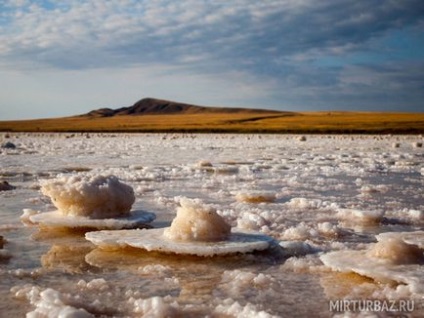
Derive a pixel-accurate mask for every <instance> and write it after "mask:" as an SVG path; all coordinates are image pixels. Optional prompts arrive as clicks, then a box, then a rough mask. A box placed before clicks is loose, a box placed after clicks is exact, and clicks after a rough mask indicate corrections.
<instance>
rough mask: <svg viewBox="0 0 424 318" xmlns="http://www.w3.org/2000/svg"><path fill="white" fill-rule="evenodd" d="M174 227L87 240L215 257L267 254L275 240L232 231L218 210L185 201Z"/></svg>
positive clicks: (107, 234)
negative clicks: (250, 253) (254, 253)
mask: <svg viewBox="0 0 424 318" xmlns="http://www.w3.org/2000/svg"><path fill="white" fill-rule="evenodd" d="M181 205H182V206H181V208H179V209H178V214H177V217H176V218H175V219H174V221H173V222H172V225H171V227H168V228H165V229H152V230H121V231H99V232H90V233H87V234H86V235H85V237H86V239H87V240H89V241H91V242H92V243H94V244H96V245H98V246H100V247H104V248H117V247H118V248H123V247H126V246H130V247H135V248H141V249H144V250H147V251H158V252H164V253H175V254H186V255H198V256H214V255H226V254H234V253H248V252H252V251H255V250H265V249H267V248H268V247H270V244H271V243H272V242H273V239H272V238H270V237H268V236H265V235H261V234H258V233H248V232H237V231H232V232H230V230H231V227H230V226H229V225H228V224H227V223H226V222H225V221H224V220H223V219H222V217H220V216H219V215H218V214H217V213H216V212H215V210H213V209H212V208H210V207H208V206H206V205H203V204H202V203H201V201H199V200H189V199H185V198H183V199H182V200H181Z"/></svg>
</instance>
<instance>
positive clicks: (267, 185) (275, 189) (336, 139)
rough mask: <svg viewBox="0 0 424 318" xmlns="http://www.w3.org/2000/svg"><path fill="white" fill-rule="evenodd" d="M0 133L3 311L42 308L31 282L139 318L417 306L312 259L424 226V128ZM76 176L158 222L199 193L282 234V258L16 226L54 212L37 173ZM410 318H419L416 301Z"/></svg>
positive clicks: (100, 309) (167, 220)
mask: <svg viewBox="0 0 424 318" xmlns="http://www.w3.org/2000/svg"><path fill="white" fill-rule="evenodd" d="M8 137H9V138H7V140H6V138H5V137H4V134H2V133H0V140H2V142H6V141H10V142H12V143H14V144H15V145H16V148H15V149H2V151H0V180H5V181H7V182H9V183H10V184H12V185H13V186H15V187H16V189H14V190H13V191H0V235H1V236H4V237H5V238H6V239H7V244H6V245H5V246H4V248H5V249H6V250H7V251H8V252H9V254H10V255H11V257H10V258H6V259H1V260H0V281H1V284H0V299H2V301H0V312H1V316H3V315H5V316H8V317H24V316H25V314H26V313H29V312H32V311H35V310H37V309H38V308H39V307H38V306H41V307H42V306H43V304H46V303H44V302H43V301H39V299H40V297H41V296H40V297H38V296H37V297H36V295H37V292H36V290H35V289H34V290H33V294H32V295H34V298H31V295H28V293H27V291H30V290H31V289H32V287H36V288H37V289H38V291H39V293H41V292H43V291H45V290H49V289H52V290H54V291H57V292H58V293H59V294H56V295H57V297H52V298H48V299H56V298H58V299H59V300H60V301H61V302H62V303H63V304H64V305H65V306H67V305H68V306H72V307H74V308H82V309H84V310H86V311H87V312H90V313H91V314H94V315H97V316H102V315H103V316H120V317H131V316H137V315H138V316H141V315H142V314H143V312H144V311H143V310H145V309H146V310H147V311H148V310H149V308H151V309H152V310H153V311H152V312H153V313H161V312H163V313H166V314H168V315H177V316H178V315H180V316H191V317H205V316H208V315H209V316H216V317H220V316H224V317H227V316H225V315H228V316H230V317H231V316H233V317H237V316H238V315H242V316H243V315H248V314H251V315H252V316H255V315H256V316H257V315H259V314H263V315H267V314H268V315H274V316H280V317H281V316H282V317H292V316H298V317H310V315H311V313H314V316H317V317H332V316H333V315H334V313H330V312H329V308H328V299H330V298H331V299H340V298H347V299H361V298H368V299H374V298H378V299H386V300H399V299H414V300H416V304H417V306H416V307H418V304H419V302H418V301H422V299H423V293H419V292H418V290H416V291H417V292H414V291H413V290H411V287H410V286H412V284H405V283H397V282H394V283H383V282H376V281H375V280H373V279H372V278H368V277H366V276H362V275H359V274H355V273H353V272H349V273H341V272H337V271H332V270H331V268H329V267H327V266H325V265H324V264H323V263H322V261H321V260H320V255H322V254H324V253H329V252H336V251H345V250H346V251H351V250H352V251H361V250H363V251H370V248H371V247H372V246H374V245H373V244H375V242H376V235H377V238H378V235H379V234H380V233H383V232H392V233H397V232H414V231H421V230H422V228H423V226H424V193H423V191H422V189H423V188H424V178H423V175H424V160H423V159H424V150H423V148H422V147H421V148H419V147H416V146H415V144H416V143H417V142H423V136H419V135H410V136H388V135H380V136H366V135H361V136H359V135H358V136H347V135H338V136H327V135H320V136H319V135H315V136H310V135H308V136H305V138H302V139H304V140H303V141H301V140H299V138H298V137H299V136H295V135H252V134H246V135H225V134H216V135H207V134H205V135H196V134H13V133H11V134H9V136H8ZM394 144H396V147H394V146H393V145H394ZM74 174H83V175H87V176H88V175H90V176H99V175H103V176H107V175H114V176H116V177H117V178H119V180H121V182H122V183H125V184H128V185H129V186H131V187H132V188H133V189H134V194H135V198H136V201H135V202H134V204H133V207H132V210H144V211H151V212H154V213H155V214H156V215H157V218H156V220H155V221H154V222H153V223H152V226H153V227H155V228H162V227H167V226H169V225H170V224H171V222H172V220H173V219H174V218H175V211H176V208H177V207H178V206H179V205H180V199H181V197H189V198H199V199H201V200H202V201H203V202H205V203H206V204H208V205H210V206H211V207H212V208H213V209H215V210H216V212H217V213H218V214H219V215H220V216H222V217H224V218H225V220H226V221H227V222H228V223H229V224H230V225H231V226H232V227H237V228H238V229H242V230H246V231H256V232H259V233H261V234H264V235H268V236H270V237H272V238H273V239H275V240H276V241H279V242H280V243H281V246H282V247H283V251H284V253H282V254H283V255H280V256H279V257H274V254H273V253H272V251H271V252H269V251H267V252H266V253H262V252H258V253H253V254H250V253H248V254H231V255H227V256H217V257H195V256H183V255H174V256H177V257H174V258H170V257H169V256H170V255H169V254H161V253H155V252H149V253H146V252H145V251H143V250H141V249H135V248H129V249H128V252H125V253H124V252H123V251H122V250H121V249H119V252H117V251H110V250H101V249H100V248H95V246H94V245H92V244H91V243H90V242H88V241H86V240H85V238H84V236H83V235H82V232H83V230H81V231H80V230H78V229H70V230H66V231H65V230H63V228H61V227H49V230H48V231H44V230H43V231H40V232H37V228H36V227H25V226H24V225H23V224H22V222H21V221H20V220H19V216H20V214H21V211H22V210H23V209H28V210H27V212H28V213H27V217H29V216H31V215H32V214H34V213H35V212H36V211H41V213H44V212H45V211H52V210H54V209H55V207H54V206H53V205H52V202H51V201H50V200H49V198H48V197H46V196H44V195H42V194H41V192H40V181H41V180H52V179H55V178H57V177H58V176H60V175H67V176H71V175H74ZM238 194H240V198H239V199H238ZM242 194H248V195H249V196H250V199H247V200H244V199H243V197H242ZM263 194H269V195H271V197H272V196H273V197H274V200H272V202H265V201H270V200H264V199H265V197H263ZM261 195H262V197H261ZM246 198H248V197H246ZM249 201H251V202H249ZM341 211H343V212H341ZM414 240H415V239H414ZM405 243H406V244H408V242H406V241H405ZM398 247H400V248H402V245H401V244H400V245H398ZM91 248H94V250H92V251H90V249H91ZM135 251H139V252H138V253H135ZM379 253H380V254H381V253H382V254H381V255H384V249H380V252H379ZM158 254H160V255H162V256H159V255H158ZM147 255H149V257H147ZM398 255H400V254H398ZM367 256H369V255H368V254H367ZM171 259H174V260H173V261H171ZM199 259H200V260H201V261H202V262H200V261H199ZM183 260H184V261H183ZM354 260H356V258H355V259H354ZM392 265H393V264H392ZM409 265H411V263H409V264H403V265H402V266H409ZM415 265H419V266H421V267H420V269H424V268H423V267H422V266H423V265H420V264H415ZM383 270H384V268H383ZM226 271H228V272H226ZM225 272H226V273H225ZM402 275H403V276H408V275H409V274H408V271H404V272H403V273H402ZM389 276H390V275H389ZM388 278H389V279H390V280H392V279H391V278H390V277H388ZM410 278H411V279H412V276H410ZM99 279H100V281H99ZM102 279H103V280H104V281H105V282H106V283H102V281H101V280H102ZM81 280H84V282H85V284H84V283H83V282H81V283H79V282H80V281H81ZM262 283H266V284H265V285H266V286H268V285H269V286H270V288H263V286H265V285H263V284H262ZM18 291H22V292H20V293H18ZM49 293H50V294H49ZM16 294H17V295H16ZM47 294H49V295H53V296H54V295H55V293H51V292H48V293H47ZM27 295H28V296H27ZM68 296H69V297H70V298H68ZM73 297H77V298H76V299H73ZM41 298H42V297H41ZM31 299H32V300H31ZM42 299H45V298H42ZM48 299H46V300H48ZM162 309H163V311H161V310H162ZM154 310H158V311H154ZM147 311H146V312H147ZM340 314H341V315H344V314H346V315H348V314H350V313H340ZM366 314H368V313H366ZM389 314H391V313H389ZM389 314H387V315H386V316H389ZM397 314H398V313H397ZM378 315H380V316H381V315H382V316H383V317H384V315H385V314H384V313H383V314H380V313H369V316H378ZM407 315H409V314H408V313H407ZM409 316H411V317H423V316H424V309H419V308H416V309H415V311H414V313H413V314H411V315H409ZM243 317H244V316H243Z"/></svg>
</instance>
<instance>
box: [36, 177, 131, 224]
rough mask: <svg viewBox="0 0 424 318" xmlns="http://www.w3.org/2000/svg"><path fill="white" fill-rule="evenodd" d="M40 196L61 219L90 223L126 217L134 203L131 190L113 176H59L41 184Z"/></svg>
mask: <svg viewBox="0 0 424 318" xmlns="http://www.w3.org/2000/svg"><path fill="white" fill-rule="evenodd" d="M41 192H42V193H43V194H44V195H47V196H49V197H50V198H51V200H52V202H53V204H54V205H55V206H56V207H57V208H58V210H59V211H60V212H62V213H63V214H64V215H69V216H84V217H90V218H93V219H102V218H111V217H122V216H128V215H129V212H130V210H131V206H132V205H133V203H134V201H135V196H134V191H133V189H132V188H131V187H130V186H128V185H126V184H123V183H121V182H120V181H119V180H118V178H117V177H115V176H89V175H81V174H78V175H74V176H70V177H69V176H64V175H62V176H59V177H58V178H56V179H53V180H45V181H42V182H41Z"/></svg>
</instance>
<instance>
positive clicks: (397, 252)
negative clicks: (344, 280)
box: [321, 231, 424, 293]
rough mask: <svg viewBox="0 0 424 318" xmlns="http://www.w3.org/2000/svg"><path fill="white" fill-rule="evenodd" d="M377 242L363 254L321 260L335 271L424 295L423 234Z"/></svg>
mask: <svg viewBox="0 0 424 318" xmlns="http://www.w3.org/2000/svg"><path fill="white" fill-rule="evenodd" d="M377 240H378V242H377V243H376V244H372V245H371V247H370V248H368V249H367V250H361V251H352V250H350V251H337V252H331V253H327V254H325V255H322V256H321V260H322V262H323V263H324V264H325V265H326V266H328V267H330V268H332V269H334V270H337V271H341V272H355V273H357V274H360V275H363V276H367V277H370V278H373V279H375V280H377V281H381V282H393V281H395V282H399V283H403V284H406V285H408V286H409V288H410V290H411V291H412V292H414V293H424V271H423V269H422V264H423V262H424V255H423V253H424V250H423V249H422V248H423V246H424V232H422V231H419V232H397V233H396V232H393V233H382V234H379V235H377ZM352 260H354V261H352Z"/></svg>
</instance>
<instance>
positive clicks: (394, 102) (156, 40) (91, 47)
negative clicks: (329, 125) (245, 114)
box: [0, 0, 424, 120]
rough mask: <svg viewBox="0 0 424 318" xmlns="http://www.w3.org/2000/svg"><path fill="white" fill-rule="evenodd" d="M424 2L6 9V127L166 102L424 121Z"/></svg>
mask: <svg viewBox="0 0 424 318" xmlns="http://www.w3.org/2000/svg"><path fill="white" fill-rule="evenodd" d="M423 30H424V1H422V0H402V1H399V0H386V1H381V0H359V1H358V0H337V1H334V0H320V1H316V0H264V1H257V0H232V1H212V0H209V1H208V0H203V1H202V0H179V1H171V0H149V1H147V0H141V1H135V0H111V1H106V0H90V1H80V0H65V1H42V0H39V1H29V0H0V87H1V89H0V120H2V119H3V120H8V119H24V118H44V117H57V116H68V115H75V114H81V113H86V112H88V111H90V110H93V109H96V108H101V107H110V108H117V107H122V106H130V105H132V104H133V103H134V102H136V101H137V100H139V99H141V98H143V97H156V98H162V99H170V100H175V101H180V102H186V103H193V104H199V105H206V106H229V107H236V106H239V107H255V108H269V109H280V110H291V111H314V110H317V111H319V110H354V111H408V112H412V111H418V112H423V111H424V102H423V101H424V72H423V70H424V32H423Z"/></svg>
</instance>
